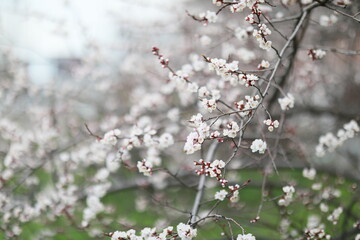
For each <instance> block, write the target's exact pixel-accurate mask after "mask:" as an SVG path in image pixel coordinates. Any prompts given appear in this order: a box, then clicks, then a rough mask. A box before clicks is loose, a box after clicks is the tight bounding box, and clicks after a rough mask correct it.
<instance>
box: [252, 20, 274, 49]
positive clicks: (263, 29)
mask: <svg viewBox="0 0 360 240" xmlns="http://www.w3.org/2000/svg"><path fill="white" fill-rule="evenodd" d="M270 34H271V30H270V29H269V28H268V27H267V26H266V25H265V24H264V23H260V24H258V30H256V29H254V31H253V36H254V37H255V39H256V40H257V41H258V43H259V47H260V48H262V49H264V50H267V51H268V50H270V49H271V46H272V42H271V41H268V40H267V39H266V36H269V35H270Z"/></svg>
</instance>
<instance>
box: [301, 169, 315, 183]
mask: <svg viewBox="0 0 360 240" xmlns="http://www.w3.org/2000/svg"><path fill="white" fill-rule="evenodd" d="M302 175H303V176H304V177H305V178H308V179H310V180H314V179H315V176H316V170H315V168H304V169H303V172H302Z"/></svg>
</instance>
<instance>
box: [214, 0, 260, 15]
mask: <svg viewBox="0 0 360 240" xmlns="http://www.w3.org/2000/svg"><path fill="white" fill-rule="evenodd" d="M213 1H215V0H213ZM264 2H265V1H264V0H240V1H237V3H234V4H232V5H231V6H230V11H231V12H232V13H236V12H242V11H243V10H244V9H245V8H246V7H248V8H249V9H251V10H252V12H253V13H254V14H256V13H257V14H258V16H259V15H260V13H261V11H260V9H259V8H258V4H259V3H264ZM217 5H218V4H217ZM220 6H221V5H220Z"/></svg>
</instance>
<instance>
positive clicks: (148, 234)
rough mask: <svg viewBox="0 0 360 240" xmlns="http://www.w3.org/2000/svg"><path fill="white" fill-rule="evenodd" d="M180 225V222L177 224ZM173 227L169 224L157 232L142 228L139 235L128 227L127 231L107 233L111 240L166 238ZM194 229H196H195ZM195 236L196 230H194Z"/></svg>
mask: <svg viewBox="0 0 360 240" xmlns="http://www.w3.org/2000/svg"><path fill="white" fill-rule="evenodd" d="M179 225H180V224H179ZM179 225H178V226H179ZM173 229H174V228H173V227H172V226H169V227H167V228H165V229H163V230H162V232H160V233H157V232H156V228H149V227H147V228H144V229H142V230H141V232H140V236H137V235H136V231H135V230H134V229H130V230H128V231H126V232H125V231H115V232H113V233H109V236H110V237H111V240H122V239H132V240H166V239H168V237H171V236H172V235H173V233H174V230H173ZM195 231H196V229H195ZM195 236H196V232H195ZM180 238H181V240H190V239H191V238H182V237H180Z"/></svg>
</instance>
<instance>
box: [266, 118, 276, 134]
mask: <svg viewBox="0 0 360 240" xmlns="http://www.w3.org/2000/svg"><path fill="white" fill-rule="evenodd" d="M264 123H265V125H266V126H269V127H268V130H269V131H270V132H272V131H274V128H278V127H279V121H278V120H274V121H272V120H271V119H266V120H264Z"/></svg>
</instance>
